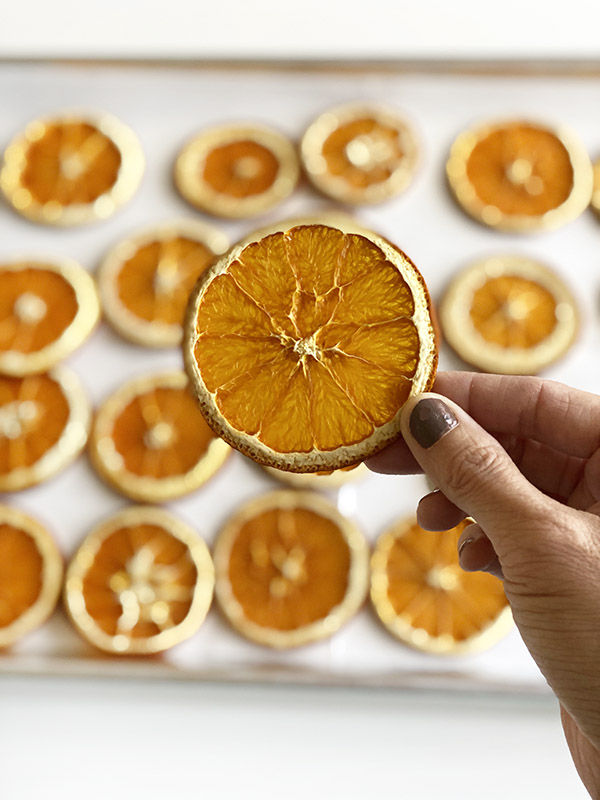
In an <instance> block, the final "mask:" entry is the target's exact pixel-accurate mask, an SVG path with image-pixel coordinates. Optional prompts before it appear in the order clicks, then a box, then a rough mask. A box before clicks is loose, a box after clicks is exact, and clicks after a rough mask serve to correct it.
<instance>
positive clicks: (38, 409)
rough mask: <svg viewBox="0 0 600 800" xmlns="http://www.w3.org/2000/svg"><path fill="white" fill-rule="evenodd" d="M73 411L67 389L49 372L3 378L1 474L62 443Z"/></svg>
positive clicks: (0, 383)
mask: <svg viewBox="0 0 600 800" xmlns="http://www.w3.org/2000/svg"><path fill="white" fill-rule="evenodd" d="M24 404H27V405H24ZM25 409H27V413H25ZM69 413H70V412H69V404H68V402H67V400H66V398H65V395H64V394H63V390H62V389H61V387H60V385H59V384H58V383H56V381H54V380H52V378H50V377H49V376H48V375H34V376H31V377H27V378H8V377H0V474H2V475H6V474H8V473H10V472H12V471H13V470H15V469H18V468H20V467H30V466H32V464H35V463H36V461H38V460H39V459H40V458H41V457H42V456H43V455H44V453H45V452H46V451H47V450H49V449H50V448H51V447H53V446H54V445H55V444H56V443H57V442H58V440H59V438H60V437H61V435H62V433H63V431H64V428H65V426H66V424H67V422H68V419H69Z"/></svg>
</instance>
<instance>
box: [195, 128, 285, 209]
mask: <svg viewBox="0 0 600 800" xmlns="http://www.w3.org/2000/svg"><path fill="white" fill-rule="evenodd" d="M278 172H279V161H278V160H277V158H276V157H275V155H274V154H273V153H272V152H271V150H269V149H268V148H267V147H265V146H264V145H262V144H258V142H253V141H251V140H249V139H243V140H240V141H237V142H230V143H229V144H223V145H219V146H218V147H215V148H214V149H213V150H211V151H210V153H209V154H208V155H207V156H206V159H205V162H204V165H203V168H202V178H203V180H204V181H206V183H207V184H208V185H209V186H210V187H211V188H212V189H214V191H215V192H218V193H219V194H225V195H230V196H231V197H237V198H243V197H250V196H252V195H259V194H262V193H263V192H266V191H267V189H270V188H271V186H272V185H273V183H274V182H275V179H276V178H277V173H278Z"/></svg>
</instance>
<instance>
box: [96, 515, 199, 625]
mask: <svg viewBox="0 0 600 800" xmlns="http://www.w3.org/2000/svg"><path fill="white" fill-rule="evenodd" d="M140 552H141V553H142V555H141V556H140ZM146 556H147V558H146ZM136 560H137V562H138V563H140V562H142V563H144V564H148V565H149V566H148V567H147V568H143V570H142V572H141V573H140V571H139V568H138V567H136ZM197 580H198V572H197V569H196V566H195V564H194V562H193V561H192V558H191V556H190V554H189V550H188V548H187V547H186V546H185V545H184V544H183V542H181V541H179V539H177V538H175V537H174V536H172V535H171V534H170V533H168V531H166V530H165V529H164V528H161V527H159V526H157V525H135V526H131V527H124V528H119V529H118V530H116V531H114V532H113V533H111V534H110V535H109V536H107V537H106V538H105V539H104V541H103V542H102V544H101V545H100V547H99V549H98V551H97V552H96V554H95V556H94V559H93V562H92V564H91V566H90V567H89V569H88V570H87V572H86V573H85V575H84V577H83V597H84V602H85V607H86V610H87V612H88V614H89V615H90V616H91V617H92V618H93V619H94V621H95V622H96V624H97V625H98V627H99V628H101V630H103V631H104V632H105V633H107V634H109V635H110V636H115V635H117V634H125V635H127V636H129V637H130V638H132V639H139V638H147V637H151V636H156V635H157V634H159V633H160V632H161V631H163V630H165V629H168V628H172V627H174V626H175V625H179V624H180V623H181V622H182V621H183V620H184V619H185V617H186V616H187V614H188V612H189V610H190V607H191V605H192V599H193V593H194V587H195V585H196V582H197ZM111 584H112V587H113V588H111ZM148 589H150V590H151V591H148ZM125 593H128V594H127V595H126V594H125ZM124 603H125V604H131V603H133V604H134V606H135V604H137V612H138V614H137V621H136V622H135V624H133V625H132V624H131V622H129V623H127V622H124V619H123V612H124V605H123V604H124ZM157 603H166V604H167V605H168V612H169V613H168V618H167V619H166V620H165V621H160V622H158V623H157V622H156V621H154V620H153V619H152V614H153V613H155V607H156V604H157Z"/></svg>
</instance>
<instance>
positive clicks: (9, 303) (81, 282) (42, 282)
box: [0, 261, 100, 375]
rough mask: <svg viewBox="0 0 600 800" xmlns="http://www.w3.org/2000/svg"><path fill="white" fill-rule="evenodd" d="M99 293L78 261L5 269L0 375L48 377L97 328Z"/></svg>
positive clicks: (0, 281)
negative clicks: (49, 370) (37, 374)
mask: <svg viewBox="0 0 600 800" xmlns="http://www.w3.org/2000/svg"><path fill="white" fill-rule="evenodd" d="M99 317H100V303H99V300H98V293H97V291H96V286H95V283H94V280H93V278H92V277H91V275H90V274H89V273H88V272H86V271H85V270H84V269H83V268H82V267H80V266H79V265H78V264H76V263H75V262H73V261H64V262H61V263H57V264H53V263H45V262H38V261H17V262H12V263H5V264H0V374H1V373H3V374H5V375H30V374H33V373H38V372H45V371H46V370H48V369H50V368H51V367H53V366H54V365H55V364H57V363H58V362H59V361H61V360H62V359H63V358H66V357H67V356H69V355H70V354H71V353H72V352H74V351H75V350H76V349H77V348H78V347H79V346H80V345H81V344H82V343H83V341H84V340H85V339H86V338H87V337H88V336H89V335H90V333H91V332H92V331H93V330H94V328H95V327H96V325H97V323H98V320H99Z"/></svg>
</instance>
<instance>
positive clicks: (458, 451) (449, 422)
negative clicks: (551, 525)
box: [401, 393, 558, 577]
mask: <svg viewBox="0 0 600 800" xmlns="http://www.w3.org/2000/svg"><path fill="white" fill-rule="evenodd" d="M401 424H402V434H403V436H404V439H405V441H406V443H407V445H408V447H409V448H410V450H411V451H412V453H413V455H414V457H415V458H416V460H417V461H418V462H419V464H420V465H421V467H422V468H423V470H424V471H425V473H426V474H427V475H428V476H429V478H431V480H432V481H433V482H434V483H435V485H436V486H438V487H439V488H440V489H441V490H442V492H443V493H444V494H445V495H446V497H447V498H448V499H449V500H451V501H452V503H454V505H456V506H458V507H459V508H460V509H462V511H464V512H465V513H466V514H468V515H469V516H472V517H474V518H475V519H476V520H477V522H478V523H479V525H480V526H481V528H482V529H483V530H484V531H485V534H486V535H487V536H488V537H489V539H490V541H491V542H492V545H493V547H494V550H495V552H496V553H497V554H498V557H499V559H500V563H501V564H502V567H503V568H504V571H505V575H506V567H507V566H508V565H507V564H505V563H504V561H505V556H506V555H507V554H508V553H510V554H511V557H510V559H509V560H510V561H513V560H515V561H521V560H522V558H523V548H527V549H529V550H530V551H531V548H532V547H533V548H534V549H537V548H536V545H538V544H539V545H541V546H544V544H546V545H547V541H548V533H549V532H548V530H547V527H546V524H547V523H542V520H545V521H547V518H548V510H549V509H548V504H552V503H553V501H552V500H550V499H549V498H548V497H546V495H544V494H542V493H541V492H540V491H538V490H537V489H536V488H535V487H534V486H532V485H531V484H530V483H529V482H528V481H527V480H526V479H525V477H524V476H523V475H522V474H521V472H519V470H518V469H517V467H516V466H515V464H514V463H513V462H512V460H511V459H510V457H509V455H508V454H507V453H506V451H505V450H504V449H503V448H502V447H501V446H500V444H499V443H498V442H497V441H496V439H494V437H493V436H491V435H490V434H489V433H487V431H485V430H484V429H483V428H482V427H481V426H480V425H478V424H477V423H476V422H475V421H474V420H473V419H471V417H470V416H469V415H468V414H467V413H466V412H465V411H463V410H462V409H461V408H460V407H459V406H457V405H455V404H454V403H452V401H450V400H448V399H447V398H445V397H441V396H440V395H436V394H431V393H427V394H422V395H416V396H415V397H412V398H411V399H410V400H409V401H408V402H407V403H406V405H405V406H404V409H403V411H402V418H401ZM556 505H557V506H558V504H556ZM542 526H543V527H542ZM515 551H516V552H515ZM519 551H520V554H519ZM507 577H508V576H507Z"/></svg>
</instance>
